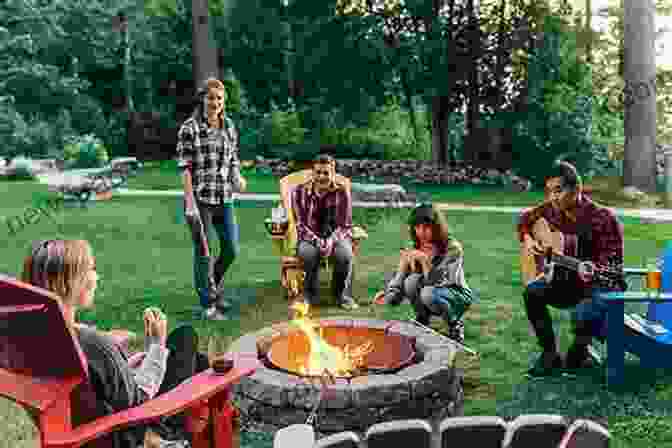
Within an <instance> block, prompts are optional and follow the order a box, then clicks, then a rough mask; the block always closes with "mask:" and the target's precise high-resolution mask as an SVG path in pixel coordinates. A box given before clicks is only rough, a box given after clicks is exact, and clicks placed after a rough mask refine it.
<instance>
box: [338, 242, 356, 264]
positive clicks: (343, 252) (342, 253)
mask: <svg viewBox="0 0 672 448" xmlns="http://www.w3.org/2000/svg"><path fill="white" fill-rule="evenodd" d="M334 261H335V262H336V263H337V264H340V265H347V264H348V263H350V262H351V261H352V247H350V245H349V244H343V243H338V244H336V246H334Z"/></svg>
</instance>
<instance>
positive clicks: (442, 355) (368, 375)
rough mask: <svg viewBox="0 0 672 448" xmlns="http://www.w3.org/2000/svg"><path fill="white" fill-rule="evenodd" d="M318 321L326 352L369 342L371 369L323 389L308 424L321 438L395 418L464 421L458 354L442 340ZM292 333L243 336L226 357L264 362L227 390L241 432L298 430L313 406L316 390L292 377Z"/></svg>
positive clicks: (392, 327) (402, 328)
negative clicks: (457, 418) (238, 416)
mask: <svg viewBox="0 0 672 448" xmlns="http://www.w3.org/2000/svg"><path fill="white" fill-rule="evenodd" d="M317 322H318V323H319V325H320V327H323V328H324V338H325V340H327V342H329V343H330V344H332V345H336V346H338V345H344V344H346V343H350V344H353V343H354V344H358V343H360V342H361V341H363V340H365V339H366V338H367V337H368V336H370V337H371V338H370V340H371V341H372V342H373V343H374V349H373V351H372V352H371V353H370V354H369V355H368V358H367V362H368V363H369V364H370V366H369V367H370V368H371V369H370V370H366V369H362V370H360V371H358V372H356V373H354V374H353V376H349V377H344V376H341V377H337V378H336V384H335V385H332V386H329V389H328V391H327V394H326V396H325V397H324V398H323V401H322V403H321V406H320V410H319V413H318V416H317V420H316V422H315V429H316V432H318V433H319V434H320V435H328V434H331V433H335V432H341V431H365V430H366V428H368V427H369V426H371V425H373V424H375V423H380V422H383V421H389V420H396V419H415V418H422V419H431V420H433V419H442V418H445V417H454V416H461V415H463V388H462V372H461V371H460V370H459V369H455V368H454V358H455V353H456V352H457V349H456V348H454V347H453V346H452V345H449V344H447V343H446V340H445V339H443V338H440V337H438V336H436V335H433V334H431V333H429V332H427V331H426V330H423V329H422V328H420V327H417V326H415V325H413V324H410V323H406V322H399V321H381V320H372V319H353V318H331V319H320V320H317ZM297 330H298V329H297V327H296V326H294V325H292V324H290V323H281V324H277V325H274V326H272V327H267V328H264V329H262V330H260V331H257V332H255V333H251V334H247V335H245V336H243V337H241V338H240V339H238V340H237V341H235V342H234V344H233V345H232V347H231V352H238V353H247V354H254V356H258V357H259V359H260V360H262V363H263V365H262V367H260V368H259V369H258V370H257V371H256V372H255V373H254V374H253V375H251V376H249V377H246V378H243V379H242V380H241V381H240V383H238V384H236V385H235V386H234V389H233V393H234V400H235V402H236V403H237V405H238V408H239V410H240V413H241V423H242V424H243V425H244V426H246V427H247V429H248V430H249V429H251V430H258V431H264V432H271V433H273V432H275V431H277V430H278V429H280V428H283V427H285V426H288V425H291V424H295V423H305V421H306V419H307V418H308V415H309V414H310V411H311V409H312V408H313V406H314V405H315V403H317V401H318V396H319V386H318V384H319V383H318V382H317V381H316V380H315V378H314V377H313V378H311V377H307V376H303V375H301V374H299V373H296V369H295V368H293V367H292V363H291V362H288V359H289V358H291V356H287V355H288V354H287V353H286V352H287V350H288V349H290V347H292V348H291V349H292V350H295V351H296V352H297V353H300V352H301V350H300V349H299V350H296V348H295V347H296V345H294V346H292V345H291V343H290V342H288V341H290V340H291V339H292V338H296V332H297ZM367 332H369V334H368V336H367ZM329 335H331V336H329ZM386 336H387V338H386ZM339 340H340V341H341V342H340V343H339ZM391 347H394V350H392V349H391ZM394 352H398V356H395V355H394ZM269 355H271V356H269ZM270 358H273V359H272V360H271V359H270ZM278 364H282V365H281V366H278Z"/></svg>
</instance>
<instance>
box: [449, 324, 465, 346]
mask: <svg viewBox="0 0 672 448" xmlns="http://www.w3.org/2000/svg"><path fill="white" fill-rule="evenodd" d="M448 337H449V338H450V339H452V340H454V341H457V342H459V343H460V344H463V345H464V322H462V321H461V320H458V321H457V322H454V323H452V324H448Z"/></svg>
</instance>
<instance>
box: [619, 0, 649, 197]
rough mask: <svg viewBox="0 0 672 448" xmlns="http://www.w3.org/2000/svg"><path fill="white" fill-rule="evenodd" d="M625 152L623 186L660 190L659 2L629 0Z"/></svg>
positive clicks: (624, 17) (625, 14)
mask: <svg viewBox="0 0 672 448" xmlns="http://www.w3.org/2000/svg"><path fill="white" fill-rule="evenodd" d="M624 3H625V5H624V6H625V8H624V11H623V13H624V14H623V19H624V32H623V36H624V38H623V40H624V43H625V48H624V50H625V51H624V56H625V58H624V62H625V64H624V65H625V67H624V72H625V77H624V79H625V86H626V87H625V89H624V99H625V155H624V159H623V186H625V187H629V186H634V187H637V188H638V189H640V190H642V191H647V192H655V191H656V92H655V90H654V89H651V88H650V86H649V84H648V82H647V81H649V80H650V79H655V76H656V51H655V22H654V17H655V4H654V1H653V0H625V2H624Z"/></svg>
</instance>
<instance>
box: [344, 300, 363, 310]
mask: <svg viewBox="0 0 672 448" xmlns="http://www.w3.org/2000/svg"><path fill="white" fill-rule="evenodd" d="M340 307H341V308H343V309H345V310H356V309H357V308H359V305H358V304H357V302H355V301H354V300H353V299H352V297H343V299H341V303H340Z"/></svg>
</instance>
